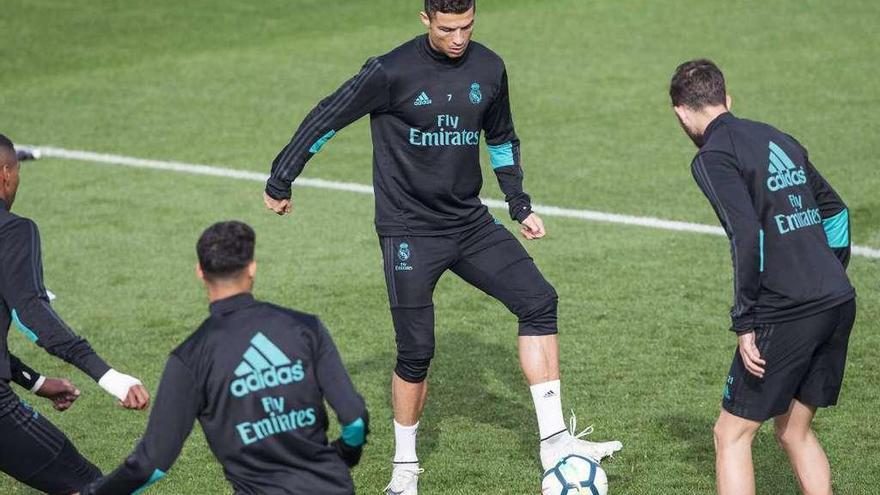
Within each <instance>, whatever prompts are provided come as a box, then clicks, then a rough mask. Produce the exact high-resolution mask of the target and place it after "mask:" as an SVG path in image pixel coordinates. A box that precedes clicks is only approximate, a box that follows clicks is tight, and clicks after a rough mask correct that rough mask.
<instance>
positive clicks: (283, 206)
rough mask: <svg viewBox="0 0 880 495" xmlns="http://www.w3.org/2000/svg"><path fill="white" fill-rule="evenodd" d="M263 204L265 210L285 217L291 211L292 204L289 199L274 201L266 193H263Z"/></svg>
mask: <svg viewBox="0 0 880 495" xmlns="http://www.w3.org/2000/svg"><path fill="white" fill-rule="evenodd" d="M263 203H265V204H266V208H268V209H270V210H272V211H274V212H275V214H276V215H287V214H288V213H290V212H291V211H293V203H292V202H291V201H290V199H275V198H273V197H272V196H269V194H267V193H266V192H263Z"/></svg>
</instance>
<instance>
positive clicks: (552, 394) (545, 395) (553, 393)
mask: <svg viewBox="0 0 880 495" xmlns="http://www.w3.org/2000/svg"><path fill="white" fill-rule="evenodd" d="M552 397H556V392H554V391H552V390H548V391H547V393H546V394H544V398H545V399H550V398H552Z"/></svg>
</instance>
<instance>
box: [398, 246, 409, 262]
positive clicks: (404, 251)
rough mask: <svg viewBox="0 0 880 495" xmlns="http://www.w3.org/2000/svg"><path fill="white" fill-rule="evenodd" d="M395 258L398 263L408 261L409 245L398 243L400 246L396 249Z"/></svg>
mask: <svg viewBox="0 0 880 495" xmlns="http://www.w3.org/2000/svg"><path fill="white" fill-rule="evenodd" d="M397 257H398V259H400V261H406V260H408V259H409V244H407V243H405V242H401V243H400V246H399V247H398V249H397Z"/></svg>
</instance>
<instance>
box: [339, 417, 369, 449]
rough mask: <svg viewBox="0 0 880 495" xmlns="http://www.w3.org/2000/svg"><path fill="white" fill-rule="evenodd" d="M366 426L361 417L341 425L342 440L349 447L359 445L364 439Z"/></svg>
mask: <svg viewBox="0 0 880 495" xmlns="http://www.w3.org/2000/svg"><path fill="white" fill-rule="evenodd" d="M366 435H367V427H366V424H365V423H364V420H363V418H358V419H356V420H354V421H353V422H352V423H351V424H347V425H345V426H343V427H342V441H343V442H345V444H346V445H348V446H349V447H360V446H361V445H363V444H364V442H365V441H366Z"/></svg>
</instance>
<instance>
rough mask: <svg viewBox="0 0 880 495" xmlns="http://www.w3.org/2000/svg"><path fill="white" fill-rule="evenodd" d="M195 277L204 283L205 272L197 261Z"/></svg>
mask: <svg viewBox="0 0 880 495" xmlns="http://www.w3.org/2000/svg"><path fill="white" fill-rule="evenodd" d="M196 277H198V279H199V280H201V281H202V282H204V281H205V272H204V271H203V270H202V265H200V264H199V262H198V261H196Z"/></svg>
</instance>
